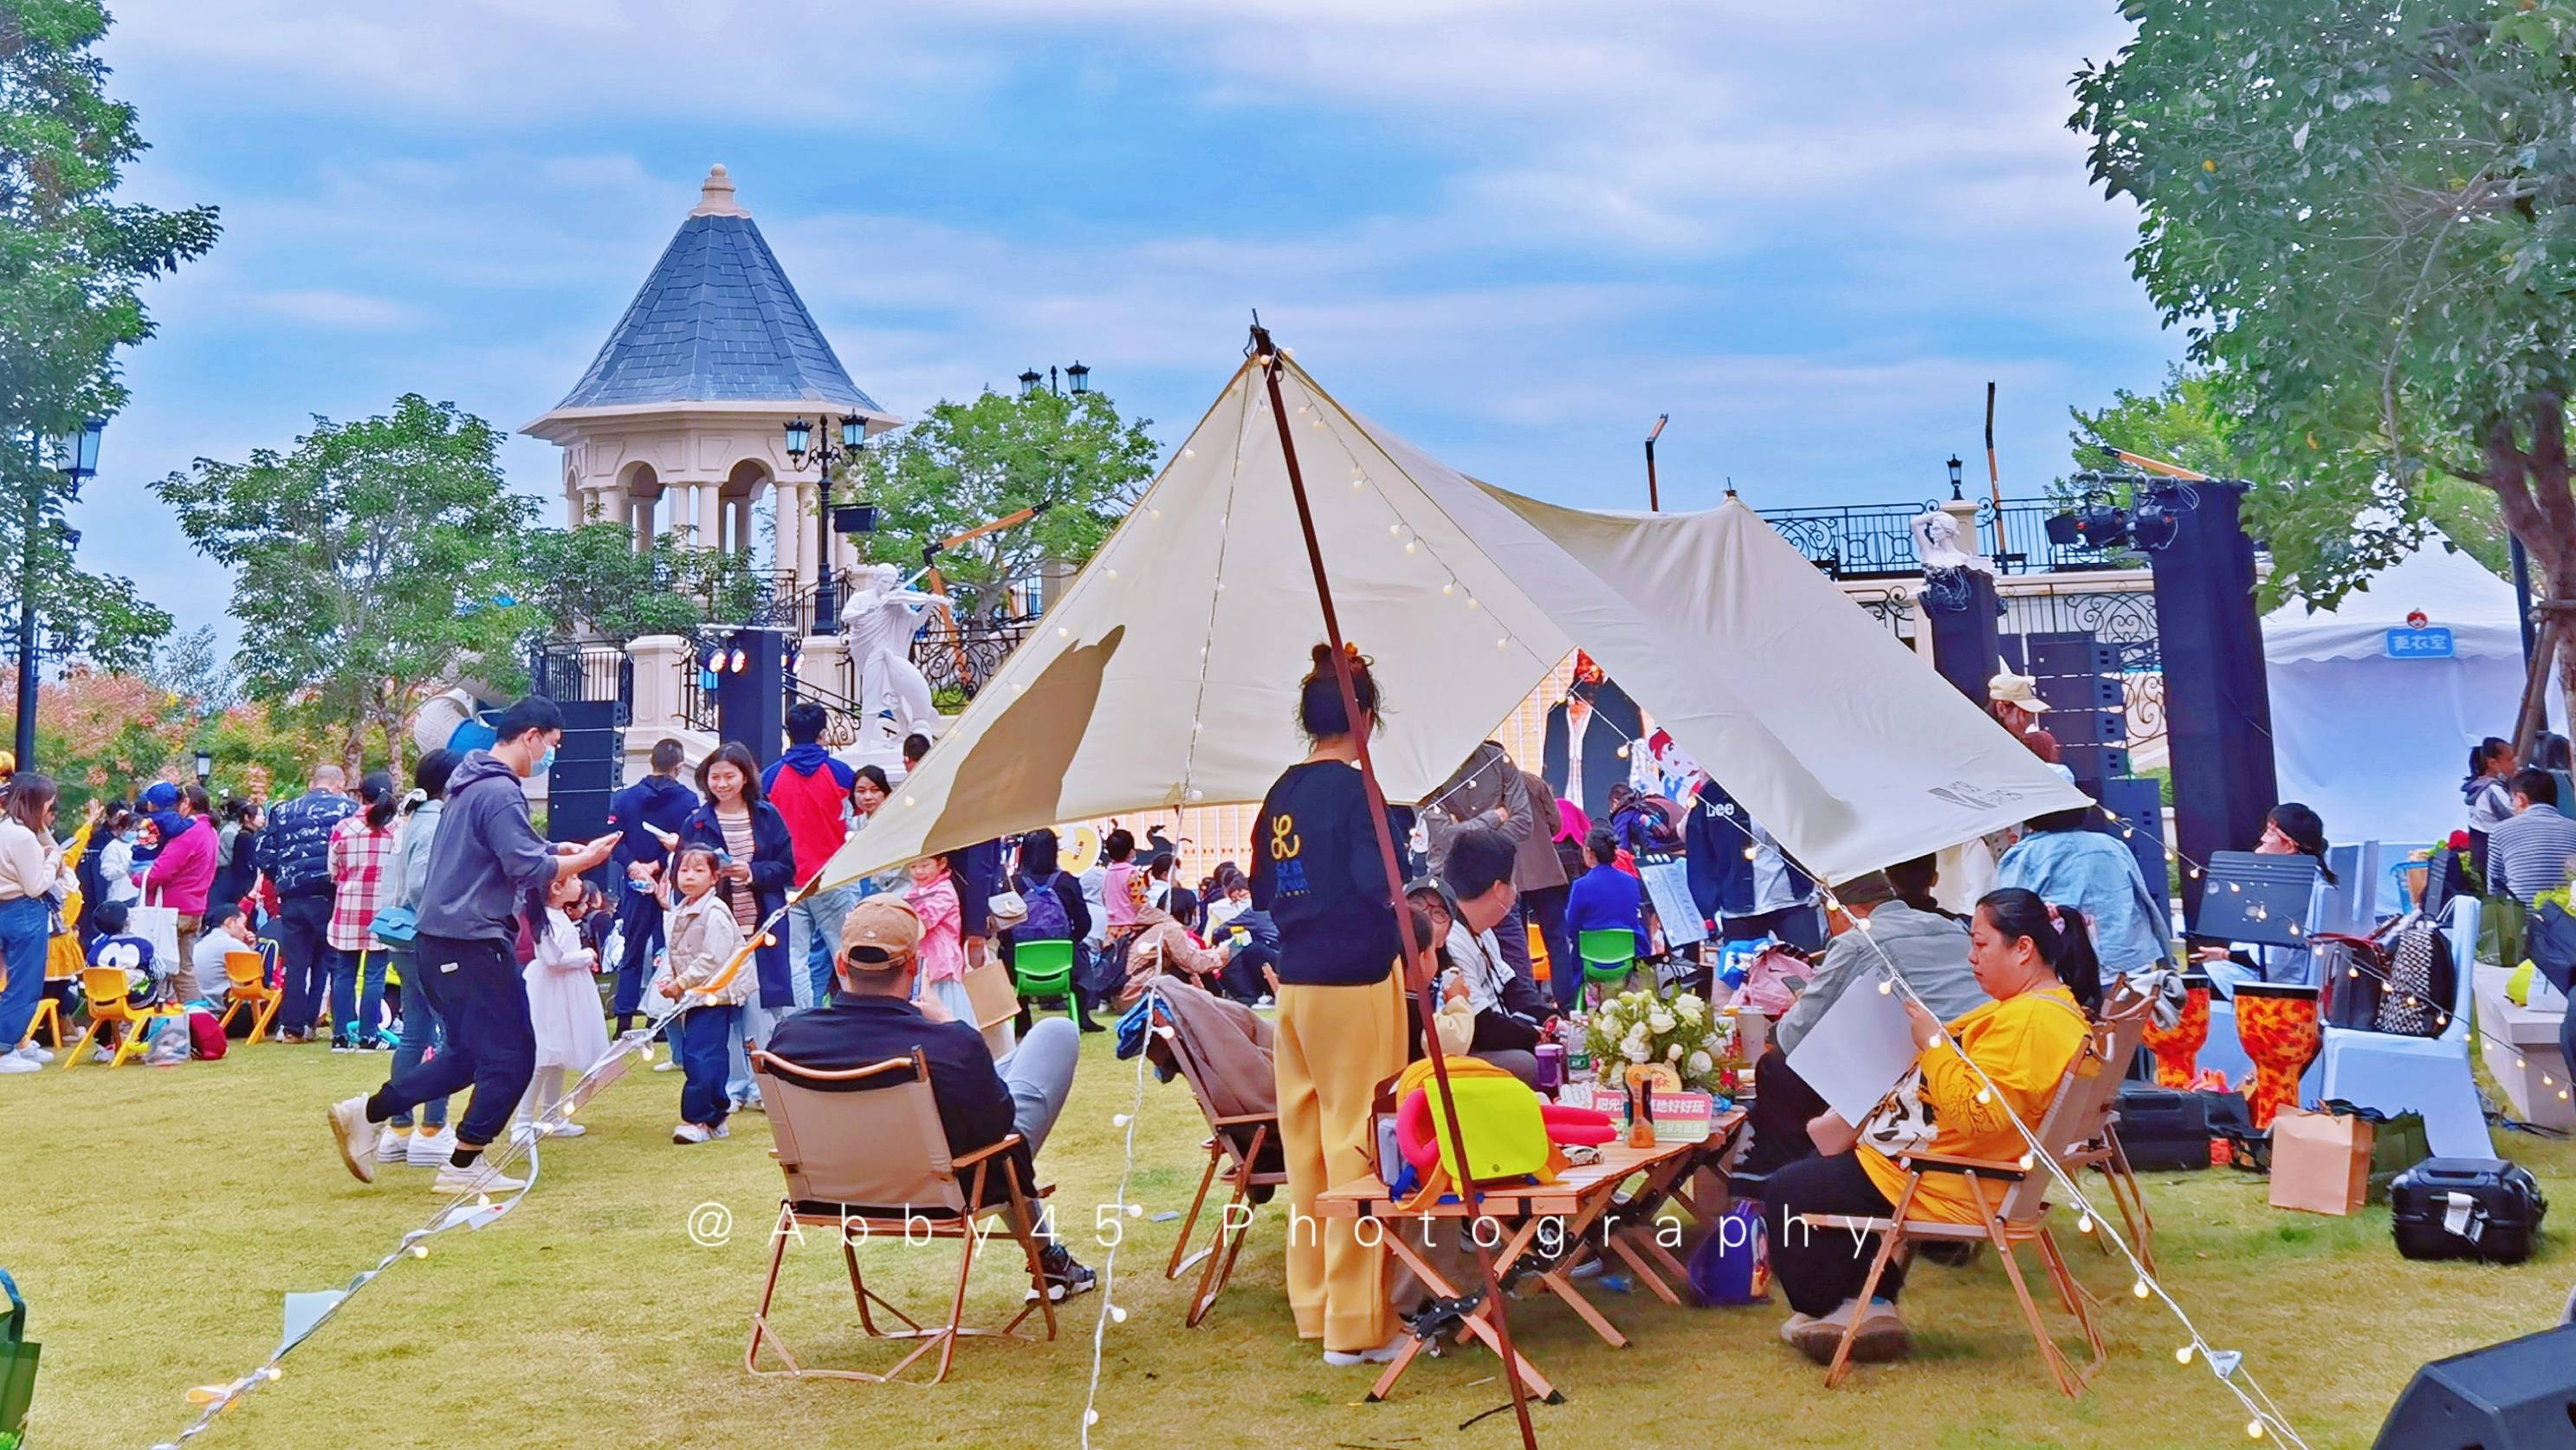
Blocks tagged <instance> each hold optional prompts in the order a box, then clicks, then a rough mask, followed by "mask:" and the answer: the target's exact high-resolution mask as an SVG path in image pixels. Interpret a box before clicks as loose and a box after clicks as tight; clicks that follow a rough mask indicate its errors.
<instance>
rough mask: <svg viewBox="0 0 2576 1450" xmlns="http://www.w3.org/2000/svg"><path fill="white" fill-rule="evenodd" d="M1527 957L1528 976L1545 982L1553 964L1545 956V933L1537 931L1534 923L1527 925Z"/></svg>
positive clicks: (1536, 924) (1536, 925)
mask: <svg viewBox="0 0 2576 1450" xmlns="http://www.w3.org/2000/svg"><path fill="white" fill-rule="evenodd" d="M1529 957H1530V975H1531V976H1532V977H1533V978H1536V979H1537V980H1539V981H1542V982H1544V981H1547V980H1548V979H1549V978H1548V974H1549V972H1550V971H1552V970H1553V969H1554V964H1553V963H1551V962H1550V961H1549V960H1548V956H1547V933H1546V932H1543V931H1541V930H1539V929H1538V923H1537V922H1534V921H1533V922H1531V923H1530V924H1529Z"/></svg>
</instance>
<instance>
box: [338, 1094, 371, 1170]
mask: <svg viewBox="0 0 2576 1450" xmlns="http://www.w3.org/2000/svg"><path fill="white" fill-rule="evenodd" d="M331 1136H332V1137H333V1138H334V1139H336V1140H337V1141H338V1142H339V1144H340V1161H341V1162H343V1163H345V1164H347V1165H349V1176H350V1177H352V1178H355V1179H357V1180H358V1181H359V1182H360V1183H373V1182H375V1181H376V1130H375V1128H374V1127H373V1126H371V1125H370V1124H369V1123H368V1122H367V1098H366V1095H365V1094H364V1093H361V1094H359V1095H358V1096H356V1097H354V1098H343V1099H341V1100H340V1101H338V1102H336V1103H333V1104H332V1105H331Z"/></svg>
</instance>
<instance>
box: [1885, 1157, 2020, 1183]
mask: <svg viewBox="0 0 2576 1450" xmlns="http://www.w3.org/2000/svg"><path fill="white" fill-rule="evenodd" d="M1896 1165H1897V1166H1898V1167H1900V1168H1910V1169H1912V1170H1913V1171H1915V1172H1917V1173H1991V1174H1993V1175H1994V1176H1995V1177H1997V1178H2020V1177H2023V1176H2025V1175H2027V1174H2028V1173H2029V1172H2030V1170H2029V1169H2027V1168H2024V1167H2022V1166H2021V1165H2020V1164H2018V1163H2006V1162H2003V1161H2001V1160H1999V1159H1994V1158H1963V1157H1960V1156H1959V1155H1957V1154H1955V1153H1899V1154H1897V1155H1896Z"/></svg>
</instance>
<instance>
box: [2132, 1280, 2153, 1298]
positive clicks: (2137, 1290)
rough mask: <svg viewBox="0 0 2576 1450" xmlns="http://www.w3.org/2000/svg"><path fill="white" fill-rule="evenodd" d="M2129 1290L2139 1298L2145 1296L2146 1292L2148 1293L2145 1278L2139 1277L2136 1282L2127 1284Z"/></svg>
mask: <svg viewBox="0 0 2576 1450" xmlns="http://www.w3.org/2000/svg"><path fill="white" fill-rule="evenodd" d="M2129 1292H2130V1293H2132V1294H2135V1295H2137V1296H2138V1297H2139V1298H2141V1299H2144V1298H2145V1297H2147V1294H2148V1293H2149V1290H2148V1288H2147V1281H2146V1280H2144V1279H2140V1280H2139V1281H2138V1282H2136V1283H2134V1284H2131V1285H2130V1286H2129Z"/></svg>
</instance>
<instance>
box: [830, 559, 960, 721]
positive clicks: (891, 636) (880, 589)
mask: <svg viewBox="0 0 2576 1450" xmlns="http://www.w3.org/2000/svg"><path fill="white" fill-rule="evenodd" d="M931 609H937V610H938V611H939V612H940V613H941V614H943V615H947V616H948V617H949V618H952V619H953V618H955V616H954V615H953V614H950V612H949V604H948V599H947V596H945V595H940V594H928V593H924V592H922V591H921V590H918V589H907V588H905V587H904V586H903V578H902V575H901V574H900V573H898V572H897V571H896V569H895V567H894V566H893V565H892V564H870V565H868V566H866V567H865V568H863V569H861V570H860V571H859V574H858V578H857V580H856V581H855V588H854V590H853V592H852V593H851V595H850V602H849V604H848V605H847V606H846V607H844V608H843V609H842V610H841V629H842V631H843V633H845V634H846V635H847V636H848V637H849V642H850V667H851V668H852V669H853V670H855V671H857V673H858V678H859V697H858V706H859V734H860V737H861V738H862V739H866V738H869V737H870V736H872V735H873V734H874V733H875V730H876V729H877V728H878V724H879V721H880V720H881V718H882V717H884V716H885V715H888V714H891V715H892V716H893V732H892V733H893V734H894V735H895V736H896V737H897V738H901V737H902V736H904V735H907V734H910V733H912V732H914V731H920V732H922V733H924V734H928V733H930V731H931V730H932V729H933V728H934V727H935V726H936V725H937V724H938V723H939V712H938V711H937V710H936V709H934V708H932V706H931V703H930V681H929V680H927V679H925V678H924V677H923V676H922V673H921V668H920V667H919V666H918V665H915V664H914V663H913V662H912V637H913V635H914V633H916V632H917V631H918V630H919V629H920V628H921V616H922V614H923V613H924V612H925V611H928V610H931Z"/></svg>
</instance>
